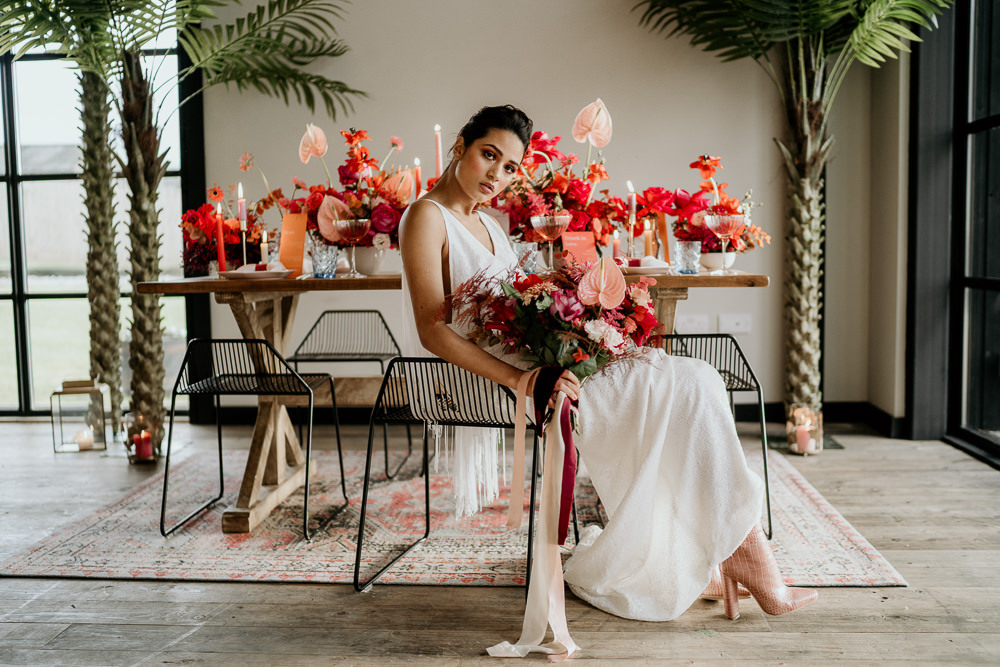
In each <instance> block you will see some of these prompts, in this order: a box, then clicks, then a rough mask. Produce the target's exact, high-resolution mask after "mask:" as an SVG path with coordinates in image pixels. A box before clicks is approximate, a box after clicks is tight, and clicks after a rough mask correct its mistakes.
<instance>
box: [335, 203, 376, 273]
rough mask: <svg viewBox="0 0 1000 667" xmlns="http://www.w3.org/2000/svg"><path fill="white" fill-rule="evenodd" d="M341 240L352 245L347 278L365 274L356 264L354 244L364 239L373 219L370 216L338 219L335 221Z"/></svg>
mask: <svg viewBox="0 0 1000 667" xmlns="http://www.w3.org/2000/svg"><path fill="white" fill-rule="evenodd" d="M334 226H335V227H336V229H337V233H338V234H340V240H341V241H343V242H344V243H346V244H347V245H349V246H351V270H350V271H348V272H347V273H345V274H344V277H345V278H360V277H362V276H363V275H364V274H362V273H358V269H357V267H356V266H355V265H354V246H356V245H357V244H358V241H360V240H361V239H363V238H364V237H365V235H366V234H367V233H368V229H369V228H370V227H371V220H369V219H368V218H354V219H352V220H337V221H336V222H334Z"/></svg>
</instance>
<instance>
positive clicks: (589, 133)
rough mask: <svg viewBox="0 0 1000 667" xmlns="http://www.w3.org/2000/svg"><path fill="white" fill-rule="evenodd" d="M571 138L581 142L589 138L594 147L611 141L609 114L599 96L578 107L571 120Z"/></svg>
mask: <svg viewBox="0 0 1000 667" xmlns="http://www.w3.org/2000/svg"><path fill="white" fill-rule="evenodd" d="M573 138H574V139H576V140H577V142H579V143H581V144H582V143H584V142H585V141H588V140H589V141H590V144H591V145H592V146H594V147H595V148H604V147H605V146H607V145H608V142H609V141H611V115H610V114H609V113H608V109H607V107H605V106H604V102H602V101H601V98H599V97H598V98H597V100H595V101H594V102H591V103H590V104H588V105H587V106H585V107H583V108H582V109H580V113H578V114H577V115H576V120H575V121H573Z"/></svg>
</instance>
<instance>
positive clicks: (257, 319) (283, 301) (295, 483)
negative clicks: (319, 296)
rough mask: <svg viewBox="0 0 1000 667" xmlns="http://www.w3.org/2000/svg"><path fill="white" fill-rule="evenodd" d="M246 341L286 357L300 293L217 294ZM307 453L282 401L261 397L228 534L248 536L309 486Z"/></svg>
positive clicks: (227, 519) (227, 517) (225, 516)
mask: <svg viewBox="0 0 1000 667" xmlns="http://www.w3.org/2000/svg"><path fill="white" fill-rule="evenodd" d="M216 300H217V301H218V302H219V303H226V304H228V305H229V307H230V309H231V310H232V312H233V317H234V318H235V319H236V324H237V326H238V327H239V329H240V333H241V334H242V335H243V337H244V338H263V339H264V340H266V341H268V342H270V343H271V344H272V345H274V348H275V349H276V350H277V351H278V353H279V354H281V355H283V356H284V355H285V354H286V353H287V352H286V351H287V349H288V337H289V334H290V332H291V330H292V323H293V321H294V319H295V310H296V306H297V305H298V295H266V296H264V297H263V298H261V297H257V296H255V295H252V294H217V295H216ZM305 481H306V479H305V454H304V453H303V451H302V446H301V444H300V443H299V439H298V435H297V434H296V433H295V428H294V427H293V426H292V422H291V418H290V417H289V416H288V410H287V408H286V406H285V403H284V402H283V401H282V399H281V398H280V397H275V396H259V397H258V398H257V419H256V422H255V423H254V430H253V437H252V439H251V441H250V452H249V455H248V457H247V465H246V469H245V470H244V472H243V481H242V483H241V484H240V493H239V496H238V497H237V500H236V503H235V504H234V505H233V506H232V507H229V508H228V509H226V510H225V511H224V512H223V513H222V532H224V533H248V532H252V531H253V529H254V528H255V527H256V526H257V525H258V524H260V522H261V521H263V520H264V519H265V518H267V515H268V514H270V512H271V510H273V509H274V508H275V507H276V506H277V505H278V504H280V503H281V502H282V501H283V500H285V499H286V498H287V497H288V496H290V495H291V494H292V493H294V492H295V491H296V490H297V489H298V488H299V487H301V486H302V485H303V484H304V483H305Z"/></svg>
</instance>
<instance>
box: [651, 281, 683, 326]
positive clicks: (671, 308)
mask: <svg viewBox="0 0 1000 667" xmlns="http://www.w3.org/2000/svg"><path fill="white" fill-rule="evenodd" d="M649 295H650V296H651V297H653V302H654V308H655V310H656V319H657V321H658V322H659V323H660V324H662V325H663V328H664V333H667V334H672V333H673V332H674V320H675V319H676V316H677V302H678V301H685V300H687V298H688V288H687V287H650V288H649Z"/></svg>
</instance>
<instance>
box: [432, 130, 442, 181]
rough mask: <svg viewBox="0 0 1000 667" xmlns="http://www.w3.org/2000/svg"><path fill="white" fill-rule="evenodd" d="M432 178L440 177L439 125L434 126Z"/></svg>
mask: <svg viewBox="0 0 1000 667" xmlns="http://www.w3.org/2000/svg"><path fill="white" fill-rule="evenodd" d="M434 144H435V148H434V178H441V126H440V125H435V126H434Z"/></svg>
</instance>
